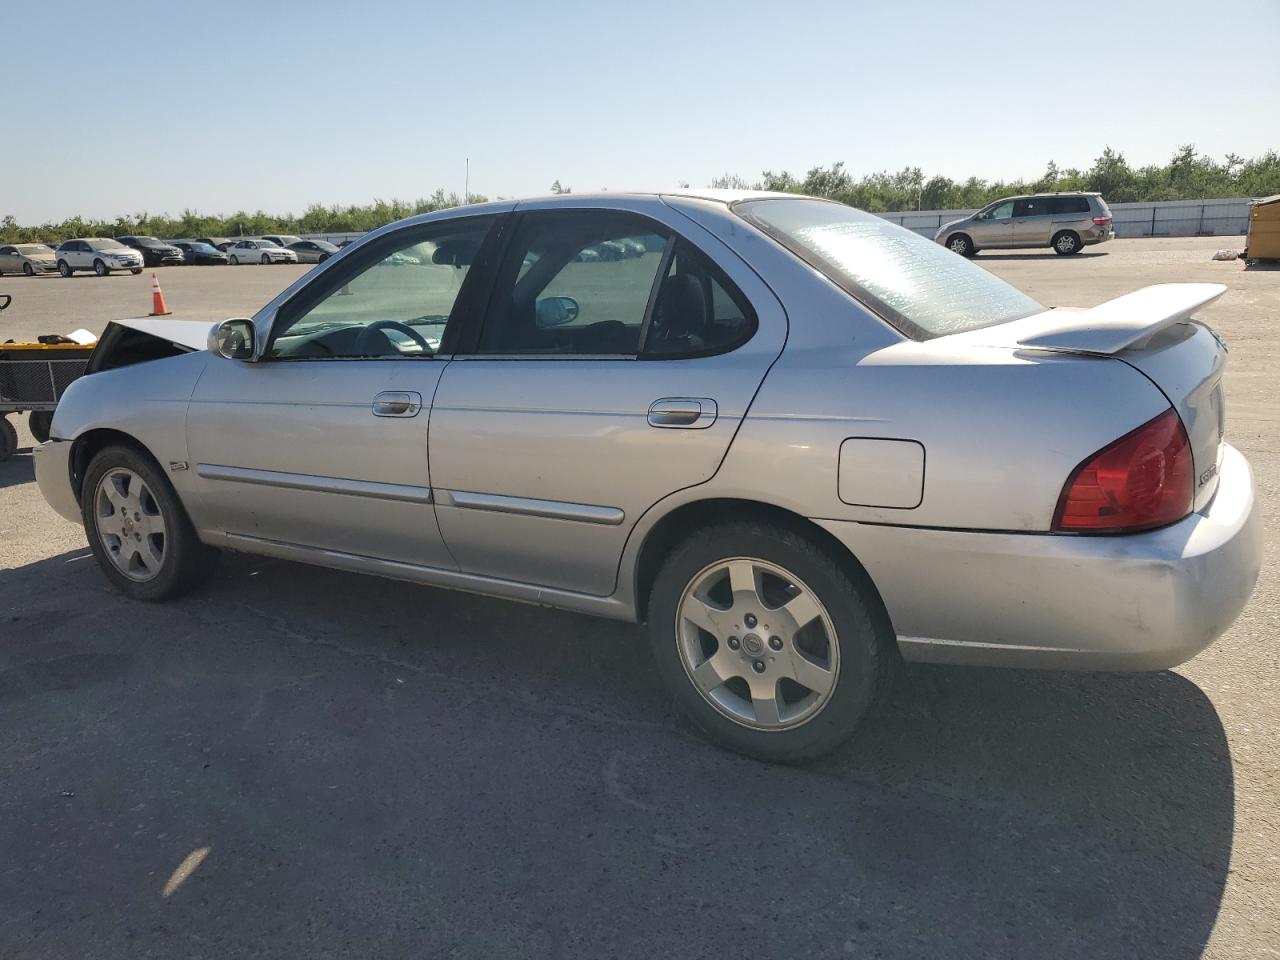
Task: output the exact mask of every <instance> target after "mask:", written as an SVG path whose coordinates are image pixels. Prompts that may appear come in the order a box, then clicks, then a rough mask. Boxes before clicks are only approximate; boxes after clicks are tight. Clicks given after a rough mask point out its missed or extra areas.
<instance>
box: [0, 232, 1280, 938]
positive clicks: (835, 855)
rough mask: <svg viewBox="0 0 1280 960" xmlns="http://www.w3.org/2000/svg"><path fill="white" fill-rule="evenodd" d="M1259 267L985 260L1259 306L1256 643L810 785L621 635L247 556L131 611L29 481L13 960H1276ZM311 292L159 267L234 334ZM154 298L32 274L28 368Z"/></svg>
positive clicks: (1146, 256)
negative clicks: (287, 297)
mask: <svg viewBox="0 0 1280 960" xmlns="http://www.w3.org/2000/svg"><path fill="white" fill-rule="evenodd" d="M1232 245H1236V246H1240V245H1242V244H1240V242H1239V241H1233V240H1232V239H1229V238H1221V237H1218V238H1205V239H1169V240H1126V241H1116V242H1113V243H1110V244H1107V245H1105V246H1103V247H1100V248H1090V249H1089V251H1087V252H1086V253H1085V254H1083V255H1081V256H1078V257H1074V258H1070V259H1067V258H1061V257H1056V256H1053V255H1052V254H1050V253H1048V252H1045V253H1041V252H1039V251H1036V252H1027V253H1022V252H1018V253H1007V254H1000V253H991V254H984V255H982V256H981V257H980V258H979V261H978V262H979V263H981V264H982V265H983V266H985V267H987V268H988V269H990V270H992V271H993V272H995V273H997V274H999V275H1001V276H1003V277H1005V278H1006V279H1008V280H1010V281H1011V282H1013V283H1015V284H1017V285H1018V286H1020V287H1022V288H1023V289H1025V290H1027V291H1028V292H1029V293H1031V294H1032V295H1033V296H1036V297H1037V298H1038V299H1040V300H1041V301H1043V302H1045V303H1050V304H1062V305H1077V306H1090V305H1093V304H1096V303H1099V302H1101V301H1103V300H1107V299H1110V298H1111V297H1114V296H1117V295H1119V294H1121V293H1124V292H1127V291H1129V290H1131V289H1134V288H1136V287H1139V286H1142V285H1145V284H1148V283H1155V282H1160V281H1170V280H1215V281H1221V282H1224V283H1227V284H1228V285H1229V286H1230V289H1231V292H1230V293H1229V294H1228V295H1227V296H1226V297H1225V298H1223V299H1222V300H1221V301H1219V302H1218V303H1217V304H1215V305H1214V306H1213V307H1211V308H1209V309H1208V310H1207V311H1206V313H1205V317H1206V319H1208V320H1209V321H1211V322H1212V323H1213V324H1214V325H1215V327H1216V328H1217V329H1218V331H1219V332H1220V333H1221V334H1222V335H1223V336H1224V337H1225V338H1226V340H1227V342H1228V343H1229V345H1230V347H1231V365H1230V368H1229V372H1228V379H1227V395H1228V427H1227V430H1228V435H1229V438H1230V439H1231V441H1232V442H1233V443H1235V444H1236V445H1237V446H1239V447H1240V448H1242V449H1243V450H1244V452H1245V454H1246V455H1247V456H1248V457H1249V458H1250V459H1251V461H1252V463H1253V468H1254V471H1255V474H1256V478H1257V482H1258V493H1259V496H1260V499H1261V505H1262V509H1263V511H1264V515H1265V523H1266V528H1267V532H1268V542H1267V563H1266V565H1265V566H1264V570H1263V576H1262V580H1261V582H1260V583H1259V585H1258V589H1257V592H1256V594H1255V596H1254V599H1253V601H1252V603H1251V604H1250V605H1249V607H1248V608H1247V609H1246V611H1245V613H1244V615H1243V616H1242V617H1241V619H1240V620H1239V621H1238V622H1237V623H1236V625H1235V627H1234V628H1233V629H1232V631H1231V632H1230V633H1229V634H1228V635H1227V636H1226V637H1224V638H1223V639H1222V640H1220V641H1219V642H1218V643H1217V644H1216V645H1215V646H1213V647H1211V648H1210V649H1209V650H1208V651H1206V652H1205V653H1204V654H1202V655H1201V656H1199V657H1198V658H1196V659H1195V660H1193V661H1191V662H1190V663H1188V664H1186V665H1184V666H1183V667H1180V668H1178V669H1177V670H1173V671H1169V672H1164V673H1154V674H1133V675H1092V674H1048V673H1035V672H1013V671H996V670H978V669H958V668H938V667H915V668H911V669H909V670H908V671H907V673H906V676H905V679H904V682H903V683H902V684H901V685H900V686H899V688H898V689H897V691H896V693H895V697H894V700H893V702H892V703H891V704H890V707H889V709H888V710H887V711H885V713H884V715H883V716H880V717H878V718H877V719H876V720H875V721H874V723H873V724H872V725H871V726H870V727H869V728H867V729H866V730H865V731H864V734H863V736H862V737H861V738H860V740H859V741H858V742H857V743H855V744H853V745H850V746H849V747H847V748H846V749H844V750H843V751H841V752H840V753H838V754H837V755H835V756H833V757H830V758H829V759H827V760H825V761H823V762H822V763H820V764H818V765H816V766H812V767H809V768H805V769H789V768H776V767H768V766H763V765H761V764H757V763H754V762H751V761H748V760H744V759H741V758H738V757H735V756H732V755H730V754H727V753H723V752H721V751H719V750H717V749H715V748H713V747H710V746H708V745H706V744H705V743H703V742H702V741H701V740H699V739H698V738H697V737H696V736H694V735H693V734H692V733H691V732H690V731H688V730H687V729H686V727H685V726H684V724H683V723H682V722H681V721H680V720H679V719H678V718H677V717H676V716H675V715H674V714H673V712H672V711H671V708H670V707H669V705H668V703H667V702H666V700H665V698H664V697H663V695H662V693H661V691H660V690H659V688H658V685H657V677H656V675H655V673H654V671H653V669H652V667H651V665H650V663H649V659H648V655H647V652H646V650H645V647H644V646H643V644H642V643H641V642H640V641H641V636H640V634H639V631H638V630H636V629H635V628H633V627H628V626H626V625H621V624H615V623H608V622H604V621H596V620H591V619H587V618H584V617H579V616H574V615H570V614H564V613H557V612H552V611H546V610H540V609H537V608H533V607H527V606H521V605H516V604H510V603H504V602H500V601H494V600H487V599H481V598H475V597H469V596H466V595H463V594H458V593H450V592H446V591H440V590H431V589H426V588H420V587H413V586H409V585H405V584H398V583H390V582H382V581H378V580H374V579H370V578H365V577H359V576H354V575H348V574H342V573H335V572H329V571H324V570H318V569H311V568H306V567H301V566H294V565H290V564H285V563H277V562H272V561H262V560H255V559H252V558H245V557H233V556H229V557H226V558H225V561H224V563H223V565H222V568H221V574H220V576H219V577H218V578H217V579H216V580H215V582H214V583H213V584H212V585H211V586H210V587H209V588H207V589H205V590H203V591H202V592H200V593H199V594H198V595H195V596H193V597H190V598H188V599H185V600H183V601H181V602H178V603H175V604H171V605H166V606H142V605H136V604H132V603H129V602H126V601H125V600H124V599H122V598H121V597H120V596H119V595H118V594H116V593H114V592H113V591H111V590H109V589H108V588H107V586H106V584H105V582H104V581H103V579H102V578H101V577H100V576H99V574H98V572H97V570H96V568H95V565H94V562H93V561H92V559H90V558H89V557H88V554H87V550H86V548H85V543H84V537H83V533H82V531H81V530H80V529H79V528H78V527H76V526H73V525H71V524H68V523H66V522H64V521H63V520H61V519H60V518H58V517H57V516H55V515H54V514H53V513H52V511H50V510H49V509H48V508H47V507H46V506H45V505H44V502H43V500H41V498H40V496H39V493H38V491H37V490H36V487H35V484H34V483H33V481H32V470H31V461H30V456H29V452H27V451H25V450H24V451H23V452H22V453H20V454H19V455H18V456H16V457H15V458H14V459H13V460H12V461H10V462H8V463H4V464H0V717H2V718H3V724H4V725H3V736H2V737H0V771H2V772H3V778H4V779H3V783H4V789H3V790H0V956H3V957H5V958H18V957H57V958H63V957H71V956H74V957H77V958H82V960H87V958H94V957H104V958H106V957H125V956H128V957H144V956H163V957H174V956H182V957H207V958H219V960H222V958H230V957H249V956H273V957H280V956H306V957H309V958H324V957H334V958H351V957H360V958H373V957H401V956H415V957H445V956H448V957H463V958H478V960H490V958H498V957H515V956H538V957H568V956H582V957H592V958H601V957H627V956H644V957H674V958H687V957H702V956H708V957H710V956H716V957H720V956H752V957H770V956H780V957H781V956H786V957H797V956H799V957H845V956H848V957H948V958H956V957H1037V958H1046V957H1063V958H1073V960H1074V958H1100V957H1158V958H1163V960H1169V958H1175V960H1177V958H1190V957H1199V956H1202V955H1204V956H1210V957H1248V958H1262V957H1268V956H1276V955H1278V954H1280V815H1278V814H1277V804H1276V801H1277V797H1278V796H1280V746H1277V744H1278V742H1280V722H1278V721H1280V670H1278V669H1277V637H1278V636H1280V606H1278V605H1277V592H1278V590H1280V581H1278V578H1277V575H1276V572H1275V570H1276V564H1275V560H1276V543H1277V538H1276V536H1275V533H1276V529H1277V517H1278V515H1280V496H1278V495H1277V488H1278V486H1280V456H1278V449H1280V391H1278V390H1277V386H1276V384H1277V379H1276V369H1277V360H1278V359H1280V358H1278V356H1277V354H1278V353H1280V332H1278V331H1277V317H1278V315H1280V272H1277V271H1268V270H1264V269H1260V268H1255V269H1251V270H1246V269H1245V268H1244V266H1243V265H1242V264H1240V263H1238V262H1227V263H1214V262H1211V261H1210V260H1209V255H1210V254H1211V253H1212V251H1213V250H1214V249H1217V248H1219V247H1223V246H1232ZM305 269H307V268H305V267H285V266H279V267H240V268H221V269H220V268H185V267H180V268H169V269H165V270H162V271H158V272H159V275H160V278H161V282H162V283H163V285H164V290H165V294H166V297H167V298H168V301H169V304H170V306H171V307H172V308H173V310H174V311H175V316H177V317H181V318H204V319H208V320H210V321H211V322H212V321H215V320H219V319H222V318H225V317H228V316H235V315H245V314H248V313H251V312H252V311H253V310H254V309H256V307H257V306H259V305H260V304H261V303H263V302H265V301H266V300H267V299H268V298H269V297H270V296H271V295H273V294H274V293H275V292H276V291H278V290H279V289H281V288H282V287H284V286H285V285H286V284H287V283H289V282H290V281H291V280H292V279H293V278H295V277H297V276H299V275H300V274H301V273H302V272H303V271H304V270H305ZM149 284H150V275H149V272H148V273H144V274H143V275H142V276H139V277H132V276H129V275H127V274H126V275H123V276H117V277H111V278H107V279H98V278H95V277H92V276H83V277H77V278H75V279H73V280H69V281H68V280H62V279H59V278H56V277H54V278H36V279H31V280H27V279H24V278H12V277H5V278H0V292H9V293H12V294H14V295H15V301H14V306H13V307H12V308H11V309H10V310H8V311H6V312H5V313H4V314H3V315H0V339H6V338H9V337H15V338H17V339H22V338H24V337H26V336H30V335H32V334H35V333H41V332H57V331H65V330H69V329H73V328H74V327H80V326H83V327H88V328H89V329H91V330H95V331H97V330H100V329H101V328H102V326H103V325H104V323H105V322H106V321H108V320H109V319H111V318H112V317H117V316H124V315H129V314H135V315H136V314H145V313H146V312H147V311H148V310H149V309H150V288H149ZM20 432H21V434H22V436H23V442H24V445H25V444H28V443H29V442H30V438H29V435H28V434H27V433H26V429H25V424H23V425H22V427H21V429H20ZM1081 602H1082V603H1087V602H1088V598H1087V597H1082V598H1081Z"/></svg>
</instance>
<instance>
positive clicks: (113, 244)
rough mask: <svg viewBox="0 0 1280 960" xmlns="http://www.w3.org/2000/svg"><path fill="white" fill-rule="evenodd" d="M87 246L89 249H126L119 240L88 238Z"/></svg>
mask: <svg viewBox="0 0 1280 960" xmlns="http://www.w3.org/2000/svg"><path fill="white" fill-rule="evenodd" d="M89 248H90V249H91V250H128V249H129V248H128V247H126V246H125V245H124V244H123V243H121V242H120V241H119V240H90V241H89Z"/></svg>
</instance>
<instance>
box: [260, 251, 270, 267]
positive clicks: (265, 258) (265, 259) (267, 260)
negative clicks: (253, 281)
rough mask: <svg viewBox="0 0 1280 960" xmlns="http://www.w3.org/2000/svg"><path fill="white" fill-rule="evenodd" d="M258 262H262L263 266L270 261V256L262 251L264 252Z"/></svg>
mask: <svg viewBox="0 0 1280 960" xmlns="http://www.w3.org/2000/svg"><path fill="white" fill-rule="evenodd" d="M258 262H259V263H260V264H262V265H263V266H264V267H265V266H266V265H267V264H268V263H270V262H271V258H270V257H268V256H267V255H266V254H265V253H264V254H263V255H262V259H261V260H259V261H258Z"/></svg>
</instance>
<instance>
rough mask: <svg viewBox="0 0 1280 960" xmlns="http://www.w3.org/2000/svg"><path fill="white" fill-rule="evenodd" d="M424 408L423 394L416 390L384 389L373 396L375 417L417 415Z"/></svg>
mask: <svg viewBox="0 0 1280 960" xmlns="http://www.w3.org/2000/svg"><path fill="white" fill-rule="evenodd" d="M421 409H422V394H420V393H418V392H417V391H416V390H384V391H382V393H380V394H378V395H377V396H376V397H374V398H373V415H374V416H375V417H416V416H417V415H418V411H419V410H421Z"/></svg>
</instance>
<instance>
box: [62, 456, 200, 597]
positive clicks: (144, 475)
mask: <svg viewBox="0 0 1280 960" xmlns="http://www.w3.org/2000/svg"><path fill="white" fill-rule="evenodd" d="M80 500H81V515H82V517H83V519H84V528H85V533H86V534H87V536H88V539H89V547H90V549H92V551H93V555H94V557H95V558H97V561H98V565H99V566H100V567H101V568H102V572H103V573H104V574H106V577H107V579H108V580H110V581H111V582H112V584H114V585H115V586H116V588H117V589H119V590H120V591H121V592H122V593H124V594H126V595H128V596H130V597H132V598H133V599H135V600H167V599H170V598H171V597H177V596H180V595H181V594H183V593H186V592H187V591H188V590H190V589H192V588H193V587H195V586H197V585H198V584H200V583H201V582H203V581H204V580H206V579H208V577H209V575H210V573H212V571H213V566H214V563H215V562H216V559H217V552H216V551H214V550H213V549H211V548H210V547H207V546H206V545H205V544H203V543H201V542H200V539H199V538H198V537H197V536H196V532H195V528H193V527H192V526H191V520H190V518H188V516H187V512H186V510H184V509H183V507H182V503H181V502H180V501H179V500H178V497H177V494H175V493H174V492H173V488H172V487H171V486H170V485H169V481H168V480H167V479H166V478H165V476H164V474H163V473H161V472H160V470H159V468H158V467H156V465H155V463H154V462H153V461H152V460H151V459H150V457H147V456H145V455H144V454H142V453H141V452H139V451H138V450H135V449H133V448H132V447H126V446H110V447H107V448H106V449H104V450H102V451H101V452H100V453H98V454H97V456H95V457H94V458H93V460H91V461H90V463H89V469H88V470H87V471H86V472H85V478H84V488H83V493H82V494H81V497H80Z"/></svg>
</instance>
